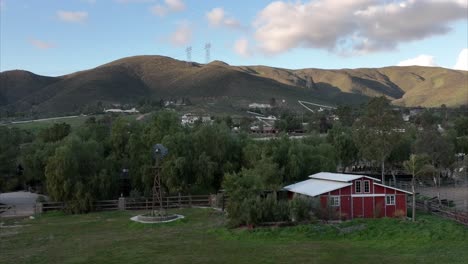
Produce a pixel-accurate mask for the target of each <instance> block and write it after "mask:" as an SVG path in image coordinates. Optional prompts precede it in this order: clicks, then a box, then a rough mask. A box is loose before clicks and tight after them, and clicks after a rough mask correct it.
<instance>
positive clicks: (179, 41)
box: [170, 22, 192, 46]
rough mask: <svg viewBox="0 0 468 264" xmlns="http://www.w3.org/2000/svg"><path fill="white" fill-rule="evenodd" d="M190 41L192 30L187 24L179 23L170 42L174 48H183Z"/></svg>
mask: <svg viewBox="0 0 468 264" xmlns="http://www.w3.org/2000/svg"><path fill="white" fill-rule="evenodd" d="M191 40H192V28H191V27H190V25H189V24H188V23H185V22H184V23H181V24H180V25H179V26H178V27H177V30H176V31H175V32H174V33H173V34H172V35H171V36H170V41H171V43H172V44H174V45H176V46H183V45H187V44H188V43H190V41H191Z"/></svg>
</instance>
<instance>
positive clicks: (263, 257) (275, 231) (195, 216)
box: [0, 209, 468, 264]
mask: <svg viewBox="0 0 468 264" xmlns="http://www.w3.org/2000/svg"><path fill="white" fill-rule="evenodd" d="M177 212H178V213H181V214H184V215H185V216H186V218H185V219H183V220H179V221H178V222H173V223H168V224H162V225H143V224H139V223H134V222H131V221H130V220H129V217H131V216H133V215H135V212H106V213H91V214H87V215H64V214H62V213H52V214H45V215H43V216H41V217H39V218H36V219H34V220H29V219H28V220H24V221H21V222H19V223H17V225H23V227H20V228H0V263H288V264H289V263H446V264H449V263H466V260H468V241H467V239H468V235H467V234H468V229H467V228H466V227H463V226H461V225H458V224H455V223H453V222H450V221H447V220H443V219H440V218H437V217H433V216H428V215H424V216H421V217H420V218H419V221H418V222H417V223H416V224H413V223H411V222H407V221H401V220H395V219H380V220H357V221H352V222H346V223H344V224H342V225H341V226H340V228H344V227H346V226H361V227H364V229H363V230H360V231H352V232H351V233H347V234H342V233H340V232H339V229H338V228H336V227H332V226H328V225H320V224H314V225H301V226H295V227H287V228H259V229H255V230H254V231H251V230H246V229H235V230H230V229H226V228H225V227H224V226H225V218H224V216H223V215H222V214H220V213H219V212H216V211H214V210H211V209H182V210H178V211H177ZM7 224H13V223H12V221H10V222H9V223H7Z"/></svg>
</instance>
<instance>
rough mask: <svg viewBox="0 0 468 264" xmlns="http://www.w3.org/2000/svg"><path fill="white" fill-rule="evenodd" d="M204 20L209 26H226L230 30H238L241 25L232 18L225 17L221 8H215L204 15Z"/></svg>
mask: <svg viewBox="0 0 468 264" xmlns="http://www.w3.org/2000/svg"><path fill="white" fill-rule="evenodd" d="M206 19H207V20H208V23H210V25H211V26H214V27H219V26H226V27H230V28H239V27H240V26H241V24H240V23H239V21H237V20H236V19H235V18H233V17H227V16H226V13H225V12H224V9H223V8H222V7H216V8H213V9H211V11H209V12H207V13H206Z"/></svg>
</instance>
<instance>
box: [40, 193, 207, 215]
mask: <svg viewBox="0 0 468 264" xmlns="http://www.w3.org/2000/svg"><path fill="white" fill-rule="evenodd" d="M215 200H216V195H178V196H167V197H163V199H162V201H163V204H162V207H163V208H164V209H171V208H182V207H212V206H215V205H216V202H215ZM152 205H153V200H152V198H139V199H132V198H123V197H121V198H119V199H118V200H102V201H96V202H94V204H93V207H94V208H93V209H94V210H95V211H115V210H150V209H151V208H152ZM66 206H67V205H66V204H65V203H63V202H44V203H38V204H36V213H41V212H47V211H56V210H65V209H66ZM155 206H156V207H157V208H159V205H158V204H156V205H155Z"/></svg>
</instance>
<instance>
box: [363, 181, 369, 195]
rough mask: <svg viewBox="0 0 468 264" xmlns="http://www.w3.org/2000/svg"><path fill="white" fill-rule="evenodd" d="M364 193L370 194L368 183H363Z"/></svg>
mask: <svg viewBox="0 0 468 264" xmlns="http://www.w3.org/2000/svg"><path fill="white" fill-rule="evenodd" d="M364 192H365V193H370V181H364Z"/></svg>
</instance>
